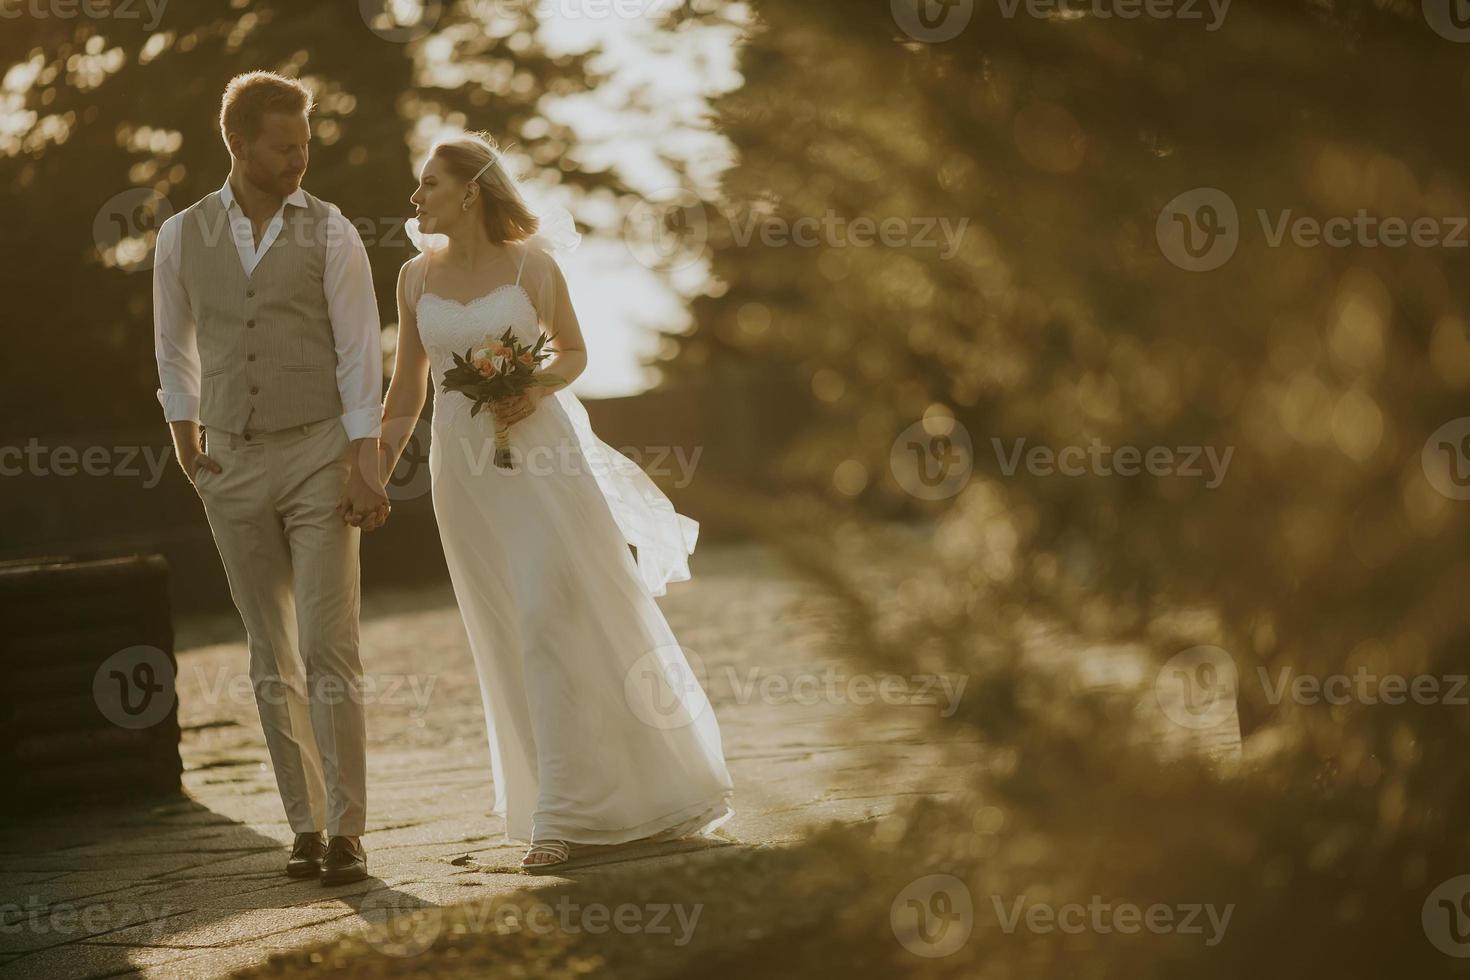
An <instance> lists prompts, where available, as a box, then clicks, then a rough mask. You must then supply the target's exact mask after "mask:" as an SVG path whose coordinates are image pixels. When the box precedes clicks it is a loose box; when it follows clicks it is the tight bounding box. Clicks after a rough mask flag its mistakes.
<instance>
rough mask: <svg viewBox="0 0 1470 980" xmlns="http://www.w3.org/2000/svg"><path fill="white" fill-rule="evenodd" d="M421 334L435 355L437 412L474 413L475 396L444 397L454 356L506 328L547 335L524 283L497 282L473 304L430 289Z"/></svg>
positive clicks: (521, 336)
mask: <svg viewBox="0 0 1470 980" xmlns="http://www.w3.org/2000/svg"><path fill="white" fill-rule="evenodd" d="M416 313H417V317H418V327H419V338H420V339H421V340H422V341H423V344H424V351H425V352H426V353H427V354H428V355H429V371H430V375H431V378H432V381H433V390H434V402H435V403H434V417H435V419H436V420H439V419H440V417H441V415H442V416H443V418H444V419H445V420H446V421H447V420H448V419H449V418H451V417H458V416H459V415H461V414H463V415H464V416H468V415H469V408H470V401H469V399H467V398H464V397H463V396H460V395H451V396H447V397H441V396H443V394H444V393H443V391H442V389H441V387H440V385H441V382H442V381H443V380H444V373H445V372H446V371H448V370H449V369H450V368H452V367H454V355H455V354H459V355H460V356H464V353H465V351H466V350H469V349H470V348H473V347H479V346H481V345H482V344H483V343H484V342H485V340H486V339H487V338H491V339H498V338H499V337H500V335H501V334H503V333H504V332H505V328H506V327H510V328H512V329H513V330H514V336H515V337H516V339H518V340H519V341H520V342H521V343H523V344H526V345H528V346H529V345H533V344H535V343H536V340H537V338H538V337H540V335H541V330H540V325H539V322H538V320H537V317H536V307H535V306H534V305H533V304H532V303H531V296H530V294H529V293H527V292H526V290H525V288H524V287H522V286H521V285H519V284H518V283H517V284H511V283H507V284H506V285H504V286H497V287H496V288H495V289H492V290H491V291H490V292H488V293H486V294H485V295H483V296H478V297H476V298H475V299H472V300H470V301H469V302H468V303H461V302H459V301H458V300H453V299H448V298H446V297H444V296H439V295H438V294H436V293H424V294H423V295H421V296H420V297H419V301H418V306H417V308H416Z"/></svg>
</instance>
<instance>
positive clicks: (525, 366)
mask: <svg viewBox="0 0 1470 980" xmlns="http://www.w3.org/2000/svg"><path fill="white" fill-rule="evenodd" d="M550 340H551V337H549V336H547V335H546V334H544V333H543V334H542V335H541V336H540V337H539V338H537V340H536V343H535V344H533V345H532V346H530V347H527V346H526V345H525V344H523V343H521V342H520V341H519V340H517V339H516V338H515V335H514V333H513V331H512V329H511V328H510V327H507V328H506V330H505V333H503V334H501V335H500V339H499V341H498V342H497V343H496V344H495V345H487V346H486V347H484V348H481V349H480V350H479V351H478V352H477V351H476V350H475V348H473V347H472V348H469V349H468V350H466V351H465V352H464V354H463V356H461V355H459V354H455V355H454V367H452V368H450V369H449V370H447V371H445V372H444V380H443V381H442V382H441V385H442V387H443V389H444V390H445V391H454V392H458V393H459V394H461V395H464V396H465V397H466V398H469V399H471V400H472V401H473V402H474V405H473V406H472V407H471V408H470V416H471V417H472V418H473V417H474V416H476V415H479V414H480V411H481V410H482V409H483V408H484V407H485V406H486V405H487V404H488V403H490V402H492V401H495V400H497V399H500V398H514V397H515V396H516V395H519V394H521V393H522V392H524V391H525V390H526V389H527V388H533V387H536V386H537V385H542V386H551V385H560V384H564V383H565V379H563V378H561V377H559V376H557V375H555V374H545V373H539V374H538V373H537V372H536V367H537V366H538V365H540V364H541V362H542V361H544V360H546V359H547V358H549V357H551V351H550V350H548V349H547V348H546V345H547V343H549V342H550ZM494 348H499V349H500V350H504V351H506V352H508V353H507V354H504V355H501V365H500V366H499V367H498V368H497V369H495V370H493V371H492V372H490V373H488V374H487V373H486V372H485V371H484V370H483V369H482V365H485V364H486V363H488V359H489V357H490V356H494V354H495V351H494ZM477 353H479V354H485V355H487V356H485V357H477V356H476V354H477Z"/></svg>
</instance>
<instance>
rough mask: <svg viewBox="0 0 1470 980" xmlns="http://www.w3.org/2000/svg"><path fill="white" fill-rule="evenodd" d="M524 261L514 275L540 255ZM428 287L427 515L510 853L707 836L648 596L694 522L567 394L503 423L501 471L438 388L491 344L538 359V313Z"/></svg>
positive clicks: (681, 569)
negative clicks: (509, 457) (507, 461)
mask: <svg viewBox="0 0 1470 980" xmlns="http://www.w3.org/2000/svg"><path fill="white" fill-rule="evenodd" d="M520 248H521V251H522V259H521V261H522V269H524V262H525V255H526V254H532V253H533V252H534V250H535V245H534V244H533V245H522V246H520ZM428 258H429V256H428V255H427V254H426V255H421V256H419V257H418V258H416V259H414V260H413V261H414V262H415V263H417V264H418V265H419V266H421V267H422V266H424V264H425V262H426V260H427V259H428ZM550 261H552V259H551V258H550V256H549V254H546V253H542V254H541V255H540V256H539V257H538V262H539V264H540V265H542V266H543V267H544V265H545V263H547V262H550ZM423 276H424V273H423V272H422V271H420V272H419V273H418V281H419V290H418V292H417V294H416V293H415V292H413V291H410V294H409V295H410V297H411V298H412V297H413V296H415V295H417V299H416V300H411V301H413V302H414V304H415V310H416V314H417V320H418V330H419V334H420V336H421V337H422V339H423V343H424V347H425V349H426V351H427V352H428V355H429V360H430V378H431V382H432V384H431V388H432V390H433V391H434V413H433V421H432V428H431V442H430V448H429V472H430V474H431V478H432V495H433V502H434V512H435V515H436V517H437V519H438V523H439V531H440V536H441V538H442V540H443V544H444V555H445V558H446V560H447V562H448V565H449V573H450V577H451V579H452V580H453V584H454V592H455V597H456V599H457V600H458V602H459V608H460V613H461V615H462V616H463V618H464V623H465V629H466V632H467V634H468V636H469V643H470V651H471V653H472V655H473V657H474V661H475V667H476V669H477V671H478V673H479V677H480V689H481V695H482V698H483V701H484V707H485V721H486V728H487V731H488V735H489V741H490V765H491V770H492V776H493V779H494V785H495V803H494V809H493V812H494V813H495V815H497V816H500V817H503V818H504V820H505V836H506V839H507V841H510V842H522V843H525V842H530V841H536V840H544V839H548V838H554V839H561V840H567V841H573V842H579V843H587V844H616V843H622V842H624V841H631V840H637V839H639V838H643V837H649V836H654V835H658V836H660V837H666V838H672V837H678V836H687V835H707V834H710V833H711V832H713V831H714V830H715V829H716V828H717V827H719V826H720V825H721V824H723V823H724V822H725V821H727V820H728V819H730V817H731V816H733V811H732V809H731V808H730V805H729V799H730V796H731V794H732V792H733V787H732V783H731V780H730V775H729V772H728V771H727V770H726V766H725V758H724V752H723V749H722V746H721V742H720V730H719V725H718V723H717V722H716V719H715V715H714V712H713V710H712V709H711V707H710V704H709V701H708V699H707V697H706V695H705V692H704V690H703V689H702V688H701V687H700V684H699V683H698V680H697V679H696V678H695V676H694V675H693V673H692V671H691V669H690V665H689V662H688V659H687V658H686V656H685V654H684V652H683V651H682V650H681V649H680V647H679V645H678V641H677V640H676V639H675V637H674V634H673V632H672V631H671V630H670V628H669V625H668V623H667V621H666V620H665V619H664V616H663V613H662V612H661V611H660V609H659V607H658V605H657V603H656V602H655V601H654V598H653V597H654V595H656V594H662V593H663V592H664V583H666V582H669V581H681V580H684V579H687V578H688V577H689V571H688V565H687V557H688V554H689V552H690V551H692V549H693V547H694V541H695V537H696V535H697V532H698V525H697V524H696V523H695V522H694V521H692V520H690V519H689V518H687V517H685V516H683V515H680V514H676V513H675V512H674V509H673V507H672V505H670V504H669V501H668V499H667V498H666V497H665V496H664V495H663V494H662V493H661V492H660V491H659V490H658V488H657V487H656V486H655V485H654V484H653V482H652V481H651V480H649V479H648V477H647V476H646V475H645V474H644V473H643V472H642V470H641V469H639V468H638V467H637V465H636V464H634V463H633V462H632V461H631V460H629V459H628V458H627V457H625V456H623V455H622V454H620V453H617V452H616V450H613V449H612V448H611V447H610V446H608V445H607V444H606V443H603V442H602V441H601V440H599V439H598V438H597V437H596V436H595V435H593V433H592V430H591V427H590V426H589V425H588V423H587V415H586V411H585V410H584V409H583V407H582V405H581V403H580V402H579V401H578V400H577V398H576V396H575V395H573V394H572V393H571V392H570V391H568V390H567V389H565V388H563V389H561V390H559V391H557V392H555V393H554V394H553V395H552V396H549V397H547V398H545V399H543V400H542V402H541V403H540V404H539V406H538V407H537V408H536V410H535V411H534V412H533V413H532V414H531V415H530V416H529V417H527V418H525V419H523V420H522V421H520V422H517V423H515V424H514V425H512V426H511V427H510V430H509V436H510V443H511V448H512V451H513V452H514V453H515V460H516V468H515V469H514V470H502V469H498V468H497V467H496V466H495V465H494V462H493V457H494V448H493V447H494V417H493V413H492V412H491V411H489V410H488V409H487V410H484V411H482V412H481V414H480V415H478V416H476V417H473V418H472V417H471V416H470V412H469V409H470V401H469V399H468V398H465V397H464V396H462V395H459V394H455V393H445V392H444V391H442V390H441V388H440V382H441V380H442V379H443V377H444V372H445V371H446V370H448V369H449V368H450V367H452V366H453V365H454V359H453V354H454V353H455V352H458V353H459V354H461V355H463V354H464V352H465V350H466V349H467V348H470V347H471V346H479V345H480V344H481V342H482V341H483V340H484V338H485V337H486V335H487V334H493V335H496V336H499V335H500V334H501V333H502V332H503V331H504V330H505V329H506V328H507V327H511V328H513V329H514V331H515V335H516V336H517V337H518V338H520V340H521V341H523V342H524V343H526V344H532V343H534V342H535V341H536V339H537V337H538V336H539V334H540V333H541V325H540V323H539V322H538V319H539V318H538V310H537V308H536V306H535V304H534V302H533V299H532V295H531V293H530V292H528V291H527V290H526V289H525V288H523V286H522V285H521V279H520V276H521V273H520V272H518V273H517V277H516V283H515V284H507V285H503V286H499V287H497V288H495V289H493V290H491V291H490V292H488V293H486V294H485V295H483V296H480V297H479V298H477V299H474V300H472V301H471V302H469V303H461V302H458V301H456V300H452V299H448V298H445V297H443V296H438V295H435V294H433V293H430V292H424V291H422V282H423ZM409 281H410V282H411V283H412V282H413V281H414V280H413V279H412V278H410V280H409ZM548 332H550V331H548ZM630 543H631V544H634V545H636V546H637V547H638V561H637V563H636V564H635V562H634V559H633V557H632V555H631V554H630V553H629V548H628V545H629V544H630Z"/></svg>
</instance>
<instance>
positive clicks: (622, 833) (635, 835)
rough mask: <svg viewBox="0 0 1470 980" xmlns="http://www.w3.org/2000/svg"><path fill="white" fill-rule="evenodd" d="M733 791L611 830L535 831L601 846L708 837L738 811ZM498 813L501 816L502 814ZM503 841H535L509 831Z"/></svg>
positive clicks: (542, 835)
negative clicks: (650, 839)
mask: <svg viewBox="0 0 1470 980" xmlns="http://www.w3.org/2000/svg"><path fill="white" fill-rule="evenodd" d="M732 792H733V791H726V792H723V793H721V794H720V795H719V796H718V797H716V798H715V799H714V800H713V801H710V800H705V801H702V802H700V803H696V804H694V805H693V806H688V807H684V808H683V809H681V810H675V811H674V812H673V813H666V814H664V815H663V816H660V817H655V818H653V819H652V820H645V821H644V822H643V823H641V824H637V825H635V826H632V827H618V828H614V829H611V830H609V829H606V828H598V829H591V828H586V827H558V826H556V825H555V824H553V825H551V826H550V827H548V828H544V829H538V830H536V831H535V832H534V833H535V834H536V840H564V841H568V842H570V843H573V844H597V845H611V844H626V843H628V842H630V841H635V840H641V839H643V838H645V837H653V836H655V835H661V836H663V837H665V838H666V839H669V840H675V839H677V838H679V837H699V836H708V835H709V834H711V833H712V832H713V831H714V830H716V829H717V828H719V827H720V826H722V825H724V824H725V823H726V821H728V820H729V819H730V818H731V817H733V816H735V811H734V810H733V809H731V807H730V796H731V793H732ZM496 815H497V816H499V814H496ZM502 841H503V843H506V844H530V843H532V839H531V838H530V837H529V836H522V835H520V834H512V833H511V832H510V831H509V830H507V831H505V832H504V833H503V835H502Z"/></svg>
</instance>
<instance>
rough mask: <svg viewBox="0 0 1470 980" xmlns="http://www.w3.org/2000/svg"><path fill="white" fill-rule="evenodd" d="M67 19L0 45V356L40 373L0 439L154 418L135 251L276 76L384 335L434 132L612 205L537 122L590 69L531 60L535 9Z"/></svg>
mask: <svg viewBox="0 0 1470 980" xmlns="http://www.w3.org/2000/svg"><path fill="white" fill-rule="evenodd" d="M155 6H156V5H155ZM410 6H412V5H410ZM380 7H382V9H384V10H386V9H388V8H389V7H392V8H393V9H394V12H395V13H398V12H399V11H400V9H401V8H402V7H403V5H402V4H397V5H393V4H385V5H380ZM73 8H74V9H73V10H72V13H71V15H70V16H60V15H57V16H35V15H34V14H25V13H24V12H22V14H23V15H22V16H20V17H18V18H7V19H6V20H5V21H4V28H3V31H0V68H3V78H4V84H3V88H0V123H3V124H0V187H3V188H4V193H5V200H6V207H7V213H6V227H7V228H8V229H9V230H10V232H11V233H10V234H8V235H6V236H4V238H3V241H0V269H4V270H5V271H4V277H5V278H4V286H5V293H6V295H7V296H8V297H10V304H11V308H10V310H9V312H8V314H7V318H8V322H9V323H10V325H11V329H10V330H8V331H7V335H8V340H9V355H10V358H11V363H12V365H32V366H40V367H42V368H43V370H16V369H14V368H12V369H11V371H10V373H9V374H8V375H7V378H6V384H5V385H4V387H3V390H0V428H3V429H4V431H6V432H8V433H11V434H20V433H24V434H27V435H35V434H47V433H58V432H70V431H80V430H86V429H95V428H102V427H123V426H130V425H146V424H153V423H155V422H160V421H161V419H162V415H161V412H160V410H159V407H158V403H157V401H156V399H155V397H154V391H155V390H156V388H157V387H158V376H157V370H156V366H155V364H154V360H153V349H152V339H151V338H152V286H151V272H150V270H151V261H150V260H151V256H150V249H151V247H152V242H153V237H154V235H155V233H156V230H157V226H158V225H159V224H161V223H162V220H163V218H166V217H167V215H168V213H171V212H173V211H178V210H182V209H183V208H185V207H187V206H189V205H190V204H192V203H194V202H195V201H197V200H198V199H199V198H201V197H203V196H204V195H205V194H208V193H210V192H211V191H213V190H215V189H217V188H218V187H219V186H220V185H221V184H223V183H224V181H225V178H226V175H227V174H228V172H229V167H230V157H229V152H228V150H227V149H226V147H225V145H224V142H223V140H222V138H221V136H220V133H219V123H218V116H219V100H220V96H221V94H222V93H223V91H224V87H225V85H226V83H227V82H228V81H229V80H230V78H232V77H233V76H235V75H237V74H239V73H241V72H246V71H252V70H255V69H260V68H268V69H273V70H276V71H280V72H282V73H283V74H286V75H289V76H292V77H297V78H301V79H303V80H304V81H306V82H307V83H308V84H309V85H310V86H311V87H312V88H313V90H314V92H315V95H316V100H317V110H316V112H315V113H314V114H313V117H312V121H313V143H312V157H311V162H310V170H309V172H308V174H307V176H306V180H305V186H306V188H307V189H308V190H309V191H311V192H312V193H314V194H316V195H317V196H319V197H321V198H323V199H325V200H327V201H330V202H332V203H334V204H337V205H338V206H340V207H341V208H342V210H343V213H344V214H346V215H347V216H348V217H349V218H350V219H353V220H354V221H356V222H357V223H358V228H359V231H360V233H361V234H362V237H363V239H364V242H365V243H366V244H367V246H368V252H369V255H370V257H371V260H372V265H373V272H374V279H375V282H376V283H377V287H378V304H379V311H380V314H381V316H382V318H383V321H384V322H385V323H391V322H392V321H393V320H395V319H396V310H395V307H394V298H393V297H394V288H395V283H396V282H397V271H398V267H399V266H400V265H401V264H402V263H403V262H404V261H406V260H407V259H408V258H409V257H410V256H411V255H413V254H414V251H413V248H412V246H411V245H410V243H409V242H408V240H407V238H406V236H405V235H404V233H403V230H402V224H403V221H404V220H405V219H406V218H407V217H409V216H410V215H411V214H412V208H411V206H410V205H409V203H408V198H409V195H410V194H412V193H413V189H414V187H415V185H416V180H417V178H416V174H415V172H414V169H413V163H414V159H415V156H414V152H413V151H419V152H421V151H422V150H424V149H426V148H427V147H426V145H425V144H426V142H427V140H429V139H431V138H432V137H433V135H435V132H434V131H435V130H437V129H438V128H439V127H440V126H446V125H447V126H462V127H465V128H469V129H485V130H489V131H490V132H492V133H493V134H495V135H496V137H497V138H498V139H500V140H501V142H502V144H503V145H512V148H511V153H512V160H513V161H519V160H527V161H530V162H531V163H533V164H535V165H536V166H549V167H550V168H551V172H552V173H553V174H554V175H555V176H557V177H559V178H560V179H562V180H563V181H565V182H566V183H568V184H572V185H574V186H577V187H578V188H579V190H582V191H590V190H592V189H595V188H601V189H604V190H610V191H612V192H615V193H619V194H623V193H627V192H628V191H627V188H626V187H625V186H623V185H622V183H621V182H620V180H619V179H618V178H616V177H615V176H613V175H610V174H608V173H605V172H598V171H594V170H591V169H588V168H585V167H583V166H582V165H581V164H580V163H579V162H578V159H577V156H576V154H575V153H574V152H573V150H572V138H571V134H570V133H569V132H568V130H567V129H566V128H565V127H564V126H561V125H559V124H556V123H553V122H551V121H549V120H547V119H545V118H544V117H543V116H542V115H541V114H540V113H539V112H538V111H537V107H538V103H539V101H540V99H541V98H542V96H543V95H545V94H547V93H553V94H558V95H565V94H569V93H575V92H580V91H585V90H587V89H588V88H589V87H590V86H593V85H595V84H596V82H597V80H598V76H597V75H596V74H595V73H594V72H592V71H591V70H590V69H589V67H588V61H589V59H590V58H592V57H594V56H595V54H596V52H595V50H594V51H592V52H588V53H586V54H581V55H556V56H554V57H553V56H550V55H548V54H547V53H546V52H545V51H544V50H543V49H542V47H541V46H540V45H539V43H538V42H537V41H536V37H535V30H536V26H537V21H536V7H535V5H533V4H495V5H488V6H487V5H483V4H475V3H473V2H469V0H458V2H452V3H444V4H439V3H428V4H425V5H423V8H424V10H425V11H426V16H424V17H419V18H418V19H415V18H414V17H411V16H410V17H406V18H404V19H403V20H402V21H401V22H400V21H394V20H384V19H381V18H384V17H386V16H387V15H386V14H383V13H381V12H380V13H379V14H378V15H377V17H378V19H371V18H369V17H368V16H367V15H365V14H364V12H363V11H364V10H365V9H366V10H368V11H369V13H371V11H372V9H373V5H372V4H359V3H355V2H344V3H297V2H288V0H255V2H245V0H190V2H189V3H187V4H185V3H168V4H165V5H163V6H162V13H161V16H160V18H159V19H158V22H157V23H156V24H155V23H152V17H151V14H150V9H149V5H145V4H141V3H121V2H116V3H112V2H103V0H94V2H91V3H89V4H88V5H86V9H87V10H88V11H97V10H106V11H112V13H113V15H110V16H96V17H90V16H79V15H78V11H79V10H80V9H81V8H75V5H73ZM40 9H41V10H43V11H46V10H49V8H47V7H45V6H44V5H43V6H42V7H41V8H40ZM400 16H402V15H401V14H400ZM370 20H371V22H372V24H373V26H374V27H375V28H377V30H376V31H375V30H373V29H370V27H369V22H370ZM160 202H166V203H160ZM130 270H131V271H130ZM63 364H72V365H76V366H77V367H78V368H81V369H84V370H85V367H84V366H90V367H94V368H101V369H102V370H101V371H100V372H98V373H89V374H88V378H89V380H88V382H87V383H86V384H73V385H68V386H67V387H66V395H65V397H64V398H63V397H59V395H60V391H59V390H58V386H57V382H56V380H55V378H56V375H55V374H54V373H53V372H55V371H56V370H57V369H58V368H59V367H60V366H61V365H63Z"/></svg>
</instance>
